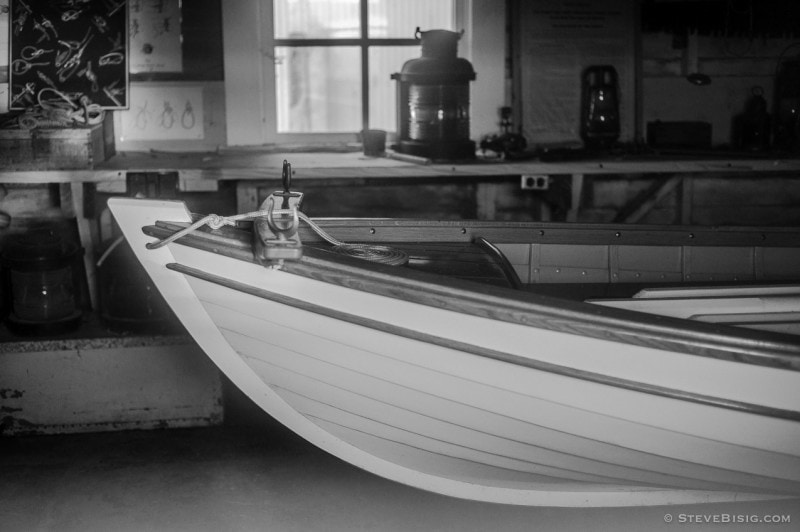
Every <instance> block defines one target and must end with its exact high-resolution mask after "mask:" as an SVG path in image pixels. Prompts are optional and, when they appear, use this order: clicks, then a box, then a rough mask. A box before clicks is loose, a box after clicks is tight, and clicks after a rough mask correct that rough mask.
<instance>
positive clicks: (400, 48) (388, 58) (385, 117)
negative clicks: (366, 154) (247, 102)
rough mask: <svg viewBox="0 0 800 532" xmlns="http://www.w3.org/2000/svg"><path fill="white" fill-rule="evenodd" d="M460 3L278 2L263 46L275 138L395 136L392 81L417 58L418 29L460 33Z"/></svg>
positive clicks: (383, 0)
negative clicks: (368, 132) (380, 132)
mask: <svg viewBox="0 0 800 532" xmlns="http://www.w3.org/2000/svg"><path fill="white" fill-rule="evenodd" d="M459 1H460V0H273V2H272V9H271V13H270V14H269V15H271V16H268V17H267V18H266V20H267V24H266V25H267V26H268V27H267V28H265V29H266V32H265V33H267V34H268V35H271V36H272V41H271V42H268V39H267V41H265V44H268V45H269V46H267V47H266V48H267V50H266V53H267V54H268V55H271V57H272V60H273V63H274V73H273V74H274V109H275V133H277V134H279V135H281V136H292V135H293V134H300V135H305V134H314V133H321V134H334V133H350V134H351V135H352V133H354V132H357V131H360V130H361V129H364V128H379V129H385V130H388V131H394V130H396V124H395V121H396V116H395V115H396V105H397V104H396V101H395V83H396V82H395V81H394V80H392V79H391V77H390V76H391V74H392V73H394V72H399V71H400V69H401V68H402V66H403V64H404V63H405V62H406V61H407V60H409V59H413V58H416V57H419V55H420V48H419V41H418V40H417V39H416V38H415V35H414V32H415V30H416V28H417V27H419V28H421V29H422V30H423V31H425V30H429V29H448V30H452V31H455V30H456V5H457V3H458V2H459ZM270 47H271V51H272V53H271V54H270V53H269V49H270ZM266 74H267V84H268V85H269V84H271V83H272V82H273V79H270V78H272V76H271V75H270V73H266ZM269 88H270V87H265V89H267V91H268V92H270V93H271V91H269ZM269 100H270V98H268V99H267V101H266V102H265V105H267V106H269V105H271V104H272V102H270V101H269Z"/></svg>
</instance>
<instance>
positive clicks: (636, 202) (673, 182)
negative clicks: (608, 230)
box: [614, 175, 683, 223]
mask: <svg viewBox="0 0 800 532" xmlns="http://www.w3.org/2000/svg"><path fill="white" fill-rule="evenodd" d="M682 181H683V178H682V177H681V176H678V175H674V176H659V177H657V178H656V180H655V181H654V182H653V184H652V185H650V186H649V187H648V188H647V189H646V190H644V191H642V192H641V193H639V194H637V195H636V197H635V198H633V199H632V200H631V201H629V202H628V203H627V204H626V205H624V206H623V207H622V209H620V210H619V212H618V213H617V215H616V216H615V217H614V223H637V222H639V221H640V220H641V219H642V218H644V217H645V216H646V215H647V213H649V212H650V211H651V210H653V207H655V206H656V205H658V203H659V202H660V201H661V200H662V199H664V198H665V197H666V196H668V195H669V194H670V193H672V191H674V190H675V189H676V188H677V187H678V185H680V184H681V182H682Z"/></svg>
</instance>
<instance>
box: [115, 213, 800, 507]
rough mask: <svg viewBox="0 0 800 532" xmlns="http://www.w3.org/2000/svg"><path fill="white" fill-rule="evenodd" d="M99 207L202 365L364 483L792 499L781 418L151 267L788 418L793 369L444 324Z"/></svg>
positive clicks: (491, 496)
mask: <svg viewBox="0 0 800 532" xmlns="http://www.w3.org/2000/svg"><path fill="white" fill-rule="evenodd" d="M109 205H110V208H111V210H112V212H113V213H114V215H115V217H116V218H117V220H118V222H119V223H120V226H121V227H122V229H123V231H124V232H125V235H126V237H127V238H128V239H129V240H130V241H131V243H132V246H133V248H134V250H136V251H137V254H138V255H139V257H140V260H142V262H143V264H144V265H145V268H146V269H147V270H148V272H149V273H150V274H151V276H153V278H154V281H155V283H156V285H157V286H158V287H159V289H160V290H161V291H162V293H163V294H164V296H165V297H166V299H167V301H169V302H170V304H171V305H172V307H173V310H175V312H176V314H177V315H178V316H180V317H181V318H182V319H183V320H184V324H185V325H186V326H187V328H188V329H189V330H190V332H191V333H192V334H193V336H195V338H196V339H197V340H198V342H199V343H200V344H201V345H203V346H204V349H205V350H206V352H207V353H208V355H209V356H210V357H211V358H212V359H213V360H214V361H215V363H217V365H218V366H219V367H220V368H221V369H222V370H223V371H224V372H225V373H226V374H227V375H228V376H229V377H230V378H231V379H232V380H233V381H234V382H235V383H236V384H237V385H238V386H239V387H240V388H241V389H242V390H243V391H244V392H245V393H246V394H248V395H249V396H250V397H251V398H252V399H253V400H254V401H255V402H256V403H257V404H259V405H260V406H261V407H262V408H264V409H265V410H266V411H267V412H269V413H270V414H271V415H273V416H274V417H276V419H278V420H279V421H281V422H282V423H284V424H285V425H287V426H288V427H289V428H291V429H292V430H294V431H295V432H297V433H299V434H300V435H302V436H303V437H305V438H306V439H308V440H309V441H311V442H313V443H315V444H316V445H317V446H319V447H321V448H322V449H325V450H327V451H329V452H331V453H332V454H334V455H336V456H338V457H340V458H342V459H344V460H346V461H348V462H350V463H353V464H355V465H358V466H360V467H362V468H364V469H366V470H368V471H372V472H374V473H377V474H379V475H382V476H385V477H387V478H390V479H393V480H396V481H399V482H403V483H406V484H410V485H413V486H417V487H421V488H424V489H428V490H431V491H436V492H439V493H445V494H449V495H453V496H457V497H463V498H472V499H478V500H485V501H495V502H505V503H510V504H526V505H550V506H623V505H646V504H688V503H697V502H711V501H724V500H734V499H735V500H742V499H747V498H765V497H766V498H769V497H770V495H766V494H764V493H756V492H763V490H765V489H767V490H778V491H783V492H784V493H794V494H796V493H798V492H800V449H798V446H797V443H796V442H797V441H800V426H798V423H797V422H792V421H787V420H782V419H775V418H764V417H760V416H755V415H751V414H743V413H740V412H737V411H734V410H728V409H720V408H715V407H711V406H707V405H700V404H696V403H690V402H686V401H679V400H675V399H669V398H664V397H658V396H653V395H648V394H642V393H636V392H632V391H629V390H625V389H621V388H614V387H609V386H606V385H601V384H597V383H592V382H588V381H583V380H578V379H574V378H569V377H563V376H559V375H555V374H552V373H547V372H542V371H538V370H533V369H528V368H521V367H519V366H515V365H510V364H507V363H503V362H498V361H495V360H492V359H488V358H484V357H477V356H473V355H467V354H465V353H462V352H460V351H457V350H454V349H451V348H444V347H435V346H433V345H431V344H427V343H424V342H420V341H418V340H411V339H405V338H401V337H398V336H393V335H391V334H389V333H386V332H380V331H375V330H373V329H368V328H365V327H363V326H360V325H353V324H348V323H345V322H341V321H338V320H334V319H333V318H328V317H324V316H320V315H317V314H312V313H309V312H307V311H302V310H299V309H296V308H293V307H288V306H285V305H281V304H278V303H272V302H269V301H267V300H265V299H262V298H259V297H255V296H251V295H247V294H243V293H241V292H232V291H229V290H223V289H221V288H220V287H219V285H216V284H213V283H209V282H206V281H200V280H196V279H189V278H186V277H184V276H183V275H181V274H178V273H176V272H172V271H169V270H166V269H165V268H164V267H163V264H164V263H166V262H173V261H177V262H180V263H183V264H186V265H190V266H194V267H197V268H199V269H202V270H203V271H205V272H208V273H210V274H212V275H220V276H226V277H229V276H230V274H231V272H233V271H236V272H237V280H238V281H240V282H243V283H245V284H249V285H252V286H258V287H262V288H265V289H267V290H270V291H274V292H278V293H282V294H284V295H288V296H291V297H294V298H298V299H301V300H303V301H307V302H310V303H314V304H317V305H321V306H324V307H326V308H332V309H335V310H337V311H340V312H346V313H348V314H352V315H355V316H361V317H365V318H369V319H372V320H379V321H382V322H385V323H389V324H392V325H395V326H398V327H405V328H408V329H412V330H417V331H421V332H423V333H426V334H431V335H435V336H440V337H444V338H452V339H454V340H457V341H461V342H466V343H472V344H475V345H482V346H484V347H486V348H490V349H495V350H498V351H502V352H506V353H512V354H516V355H519V356H523V357H529V358H531V359H535V360H540V361H546V362H551V363H555V364H560V365H565V366H569V367H574V368H578V369H581V370H586V371H593V372H597V373H600V374H603V375H608V376H612V377H618V378H626V379H630V380H633V381H636V382H648V383H652V384H657V385H661V386H666V387H670V388H675V389H679V390H685V391H689V392H696V393H704V394H707V395H711V396H714V397H720V398H729V399H735V400H742V401H747V402H753V403H755V404H759V405H764V406H771V407H775V408H788V409H794V410H796V409H797V405H798V404H800V391H798V390H800V376H799V375H798V373H797V372H786V371H780V370H777V369H775V368H768V367H760V366H751V365H745V364H739V363H735V362H728V361H722V360H716V359H711V358H705V357H699V356H693V355H683V354H678V353H671V352H666V351H660V350H657V349H650V348H645V347H638V346H633V345H627V344H617V343H615V342H611V341H602V340H596V339H589V338H586V337H583V336H579V335H576V334H565V333H558V332H554V331H545V330H541V329H535V328H532V327H523V326H519V325H513V324H508V323H501V322H496V321H493V320H489V319H485V318H480V317H475V316H461V315H457V314H455V313H453V312H450V311H444V310H438V309H432V308H429V307H422V306H420V305H417V304H413V303H407V302H402V301H397V300H394V299H390V298H385V297H382V296H375V295H372V294H367V293H362V292H353V291H350V290H348V289H346V288H342V287H338V286H332V285H327V284H325V283H322V282H317V281H311V280H308V279H302V278H297V277H295V276H292V275H289V274H286V273H284V272H281V271H277V270H270V269H265V268H262V267H260V266H257V265H253V264H245V263H241V262H238V261H234V260H233V259H228V258H225V257H220V256H211V255H209V254H207V253H202V252H199V251H197V250H193V249H191V248H187V247H184V246H180V245H170V246H168V247H166V248H161V249H159V250H154V251H147V250H144V248H143V245H144V243H146V242H147V241H149V240H151V239H150V238H149V237H146V236H144V235H143V234H142V233H141V230H140V228H141V227H142V226H143V225H149V224H152V223H153V221H155V220H156V219H164V220H174V221H180V220H188V214H187V213H186V210H185V208H184V207H183V206H182V205H181V204H176V203H170V202H159V201H148V202H142V201H136V200H130V199H113V200H111V201H110V202H109ZM708 375H714V376H715V378H714V379H709V378H708ZM265 384H267V385H265ZM452 429H455V430H452ZM587 481H592V482H594V483H587ZM641 483H644V486H642V484H641ZM684 488H693V489H691V490H686V489H684Z"/></svg>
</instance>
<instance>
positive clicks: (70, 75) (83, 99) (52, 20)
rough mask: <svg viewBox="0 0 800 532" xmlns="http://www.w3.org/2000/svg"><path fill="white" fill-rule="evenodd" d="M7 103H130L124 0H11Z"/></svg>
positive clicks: (125, 105)
mask: <svg viewBox="0 0 800 532" xmlns="http://www.w3.org/2000/svg"><path fill="white" fill-rule="evenodd" d="M9 17H10V28H9V29H10V32H9V33H10V34H9V59H10V61H9V93H10V94H9V104H10V105H9V107H10V109H29V108H32V107H35V106H37V105H42V103H43V102H44V103H48V102H49V103H51V104H52V103H53V102H57V103H59V104H62V105H63V104H67V105H73V106H76V107H77V106H81V107H88V106H90V105H91V106H99V107H100V108H102V109H127V108H128V107H129V103H128V81H129V80H128V9H127V5H126V0H10V3H9Z"/></svg>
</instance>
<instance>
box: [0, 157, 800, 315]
mask: <svg viewBox="0 0 800 532" xmlns="http://www.w3.org/2000/svg"><path fill="white" fill-rule="evenodd" d="M284 160H288V161H289V162H290V163H291V164H292V169H293V188H296V189H298V190H303V188H304V187H315V186H316V187H319V186H324V185H326V184H328V185H333V184H337V185H363V184H365V183H370V184H373V185H374V184H379V185H381V184H384V185H389V184H403V185H406V186H410V185H413V184H415V183H436V182H440V183H451V184H452V183H456V184H459V183H463V184H471V185H474V186H475V187H476V190H477V204H478V206H477V217H478V218H482V219H491V218H493V215H494V214H495V213H494V207H493V205H494V201H495V197H494V194H495V193H496V192H495V190H496V186H495V185H496V184H498V183H501V182H502V183H505V184H508V183H510V182H511V183H516V185H515V186H517V187H518V188H520V189H521V188H525V184H526V180H527V183H528V185H529V187H528V188H536V187H537V182H539V183H542V181H541V179H540V178H542V177H544V178H546V179H547V180H552V179H559V178H563V179H568V180H569V181H570V183H569V190H570V191H571V192H570V193H571V202H570V206H569V211H568V214H567V216H566V219H567V221H576V220H577V219H578V213H579V212H580V209H581V198H582V196H583V184H584V179H585V177H586V176H603V175H608V176H611V175H613V176H619V175H625V176H630V177H631V178H637V177H642V176H651V177H652V175H654V174H657V175H659V176H661V177H660V179H658V180H657V181H656V182H655V183H654V184H653V185H652V186H651V187H650V189H648V190H647V191H646V194H640V195H639V196H638V197H637V198H636V199H635V201H633V202H631V203H630V204H629V205H626V206H625V208H624V209H622V211H623V212H621V216H618V218H619V219H617V220H615V221H621V222H631V223H635V222H636V221H638V220H639V219H640V218H641V216H642V215H643V213H646V212H647V210H648V209H649V208H651V207H652V206H653V205H654V204H655V203H657V202H658V200H659V199H660V198H662V197H664V196H665V195H667V194H669V193H670V192H672V191H674V190H676V189H679V190H681V191H682V196H683V198H684V199H683V201H684V202H687V203H688V201H689V200H688V199H687V198H690V193H689V191H690V190H691V179H687V178H689V177H691V176H693V175H698V174H702V175H707V174H720V175H731V174H733V175H746V176H751V177H754V178H755V177H758V176H765V175H783V176H787V177H794V176H800V159H772V158H755V157H754V158H737V159H726V158H704V159H702V158H696V157H695V158H688V157H686V158H673V159H670V160H655V159H653V158H648V157H627V158H612V157H608V158H604V159H594V160H578V161H564V162H541V161H538V160H530V161H499V160H494V161H489V160H481V159H479V160H475V161H470V162H457V163H447V164H434V163H431V162H429V161H427V160H424V159H419V160H414V159H413V158H395V157H392V156H391V154H389V155H387V156H385V157H368V156H365V155H363V153H361V152H360V151H352V150H340V151H292V150H286V151H280V150H275V149H271V150H267V149H250V148H241V149H235V148H229V149H220V150H218V151H215V152H181V153H170V152H156V151H150V152H119V153H117V154H116V155H114V156H113V157H111V158H110V159H108V160H107V161H104V162H102V163H99V164H98V165H96V167H95V168H93V169H90V170H48V171H2V170H0V184H14V183H26V184H32V183H42V184H44V183H57V184H60V185H62V190H63V193H62V197H64V198H66V199H67V200H66V201H63V202H62V208H63V209H64V210H65V211H66V213H67V215H69V216H74V217H75V219H76V221H77V225H78V232H79V234H80V237H81V240H82V244H83V247H84V249H85V261H86V271H87V277H88V282H89V285H90V287H92V286H93V285H94V282H95V267H94V257H95V253H94V251H95V243H94V242H93V239H92V232H91V230H90V227H89V220H87V218H86V216H85V213H84V195H85V191H86V186H91V187H95V188H97V189H99V190H102V191H104V192H106V193H118V194H125V193H126V188H125V183H126V175H127V174H128V173H129V172H144V173H177V175H178V188H179V190H181V191H187V192H192V191H214V190H216V188H217V186H218V184H219V182H221V181H235V182H236V187H237V208H238V210H239V211H240V212H248V211H251V210H256V209H257V208H258V206H259V201H260V199H261V196H263V191H262V192H259V191H260V190H261V189H263V188H265V187H267V188H270V187H271V188H277V187H279V186H280V179H281V172H282V164H283V161H284ZM537 180H538V181H537ZM545 182H546V181H545ZM545 186H546V185H545ZM685 211H688V209H686V210H685ZM545 214H546V213H545ZM543 217H544V218H546V216H543ZM688 218H689V215H688V214H685V213H684V215H683V217H682V221H686V220H687V219H688ZM93 290H94V289H93V288H90V292H93ZM91 296H92V303H93V307H94V304H95V303H96V296H95V295H94V294H93V293H92V294H91Z"/></svg>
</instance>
